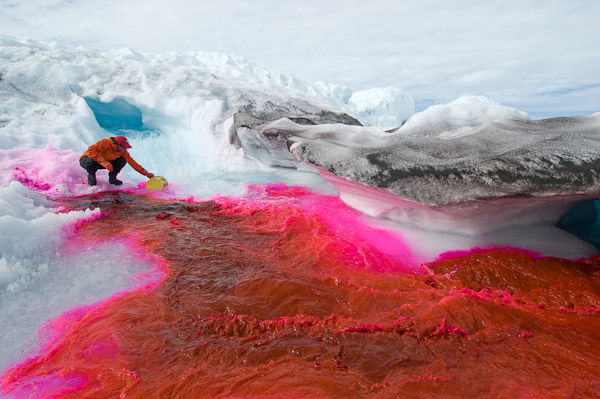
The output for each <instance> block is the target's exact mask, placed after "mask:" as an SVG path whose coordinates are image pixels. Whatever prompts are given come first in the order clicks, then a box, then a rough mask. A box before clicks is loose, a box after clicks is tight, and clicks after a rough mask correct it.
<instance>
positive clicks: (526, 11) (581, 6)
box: [0, 0, 600, 117]
mask: <svg viewBox="0 0 600 399" xmlns="http://www.w3.org/2000/svg"><path fill="white" fill-rule="evenodd" d="M599 18H600V1H596V0H568V1H567V0H561V1H558V0H517V1H515V0H486V1H474V0H469V1H467V0H453V1H447V0H446V1H444V0H418V1H417V0H413V1H410V2H408V1H403V0H389V1H388V0H386V1H384V0H371V1H368V2H365V1H364V0H329V1H327V0H319V1H317V0H303V1H301V2H300V1H288V0H256V1H242V0H219V1H217V2H215V1H212V0H211V1H208V0H201V1H191V0H170V1H153V0H144V1H142V0H127V1H122V0H104V1H98V0H69V1H65V0H28V1H26V2H24V1H16V0H0V34H3V35H8V36H15V37H26V38H30V39H34V40H42V41H52V40H58V41H61V42H63V43H66V44H69V45H75V46H78V45H82V46H85V47H90V48H94V49H99V50H108V49H116V48H122V47H130V48H132V49H133V50H135V51H138V52H143V53H157V52H164V51H172V50H174V51H219V52H223V53H226V54H233V55H241V56H244V57H247V58H249V59H251V60H253V61H254V62H256V63H258V64H261V65H263V66H265V67H267V68H269V69H272V70H277V71H282V72H288V73H293V74H296V75H300V76H304V77H306V78H308V79H310V80H312V81H319V80H322V81H324V82H327V83H335V84H343V85H347V86H349V87H351V88H352V89H353V90H360V89H365V88H370V87H383V86H396V87H400V88H403V89H404V90H406V91H407V92H408V93H409V94H410V95H411V96H412V97H413V98H414V99H415V103H416V108H417V110H422V109H423V108H425V107H427V106H429V105H433V104H442V103H447V102H449V101H452V100H454V99H456V98H457V97H459V96H461V95H485V96H487V97H490V98H492V99H494V100H496V101H499V102H501V103H502V104H504V105H509V106H513V107H516V108H519V109H521V110H524V111H526V112H529V113H530V114H531V115H532V116H533V117H546V116H568V115H578V114H590V113H593V112H598V111H600V73H598V71H600V51H599V50H598V48H599V47H598V38H599V37H600V27H599V24H598V23H597V21H598V19H599Z"/></svg>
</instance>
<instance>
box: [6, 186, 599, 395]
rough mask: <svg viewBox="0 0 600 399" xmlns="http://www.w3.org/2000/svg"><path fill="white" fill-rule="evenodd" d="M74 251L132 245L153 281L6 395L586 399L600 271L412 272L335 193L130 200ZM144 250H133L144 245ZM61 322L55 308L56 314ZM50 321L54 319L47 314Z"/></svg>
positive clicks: (88, 319) (465, 267)
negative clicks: (151, 268)
mask: <svg viewBox="0 0 600 399" xmlns="http://www.w3.org/2000/svg"><path fill="white" fill-rule="evenodd" d="M59 202H60V203H61V204H62V205H63V206H64V207H66V208H67V209H72V210H77V209H86V208H94V207H100V208H101V209H103V213H104V215H103V217H101V218H96V219H95V220H91V221H88V222H86V223H84V224H82V225H81V226H80V228H79V229H78V231H77V237H78V238H77V240H76V242H74V243H73V245H78V246H81V247H82V248H84V247H87V246H89V245H94V243H99V242H104V241H106V240H114V239H115V238H117V239H119V240H123V241H124V242H129V243H135V247H136V248H137V250H136V251H137V252H138V253H140V254H142V253H146V254H148V255H143V256H144V257H146V258H148V256H150V255H151V256H152V257H153V259H155V262H156V265H157V269H161V268H162V270H163V272H164V274H162V275H161V274H158V275H156V277H155V280H154V281H155V282H156V285H154V286H151V285H150V286H149V285H146V286H144V287H142V288H140V289H138V290H136V291H133V292H125V293H122V294H121V295H118V296H116V297H114V298H112V299H111V300H109V301H106V302H104V303H101V304H99V305H97V306H94V307H89V308H85V309H82V310H81V311H79V312H75V313H72V314H71V315H70V317H71V318H70V319H69V320H68V323H64V326H63V327H64V328H56V329H54V330H52V329H51V328H50V329H49V331H50V332H51V333H53V334H54V335H53V336H52V337H50V338H48V342H50V343H51V344H50V345H48V346H47V347H46V348H43V350H42V351H41V352H40V354H39V355H36V356H32V357H31V358H29V359H27V360H25V361H24V362H22V363H20V364H17V365H14V367H13V368H11V369H9V370H7V372H6V373H5V374H4V375H3V376H2V390H3V392H4V393H5V394H7V395H9V396H12V397H17V398H25V397H44V398H50V397H61V398H81V397H94V398H114V397H122V398H123V397H127V398H150V397H156V398H162V397H168V398H191V397H194V398H220V397H222V398H225V397H256V396H260V397H270V398H280V397H307V398H322V397H331V398H350V397H376V398H392V397H399V396H400V397H408V398H432V397H440V398H447V397H535V398H538V397H539V398H544V397H578V398H579V397H589V398H592V397H594V395H595V394H596V393H597V392H598V390H599V389H600V372H599V370H600V367H599V366H600V341H599V340H598V339H597V331H598V329H599V328H600V318H599V317H598V313H599V312H600V263H599V261H598V260H597V259H590V260H584V261H579V262H576V261H567V260H562V259H558V258H543V257H539V256H536V255H535V254H532V253H528V252H525V251H519V250H510V249H504V248H493V249H485V250H484V249H482V250H475V251H472V252H462V253H449V254H446V255H445V256H444V257H443V258H440V259H438V260H437V261H435V262H431V263H428V264H425V265H422V266H415V265H414V264H411V262H410V259H411V253H410V249H409V247H407V246H406V245H405V243H404V241H403V238H402V236H400V235H394V234H391V233H387V234H382V233H383V232H381V231H377V230H374V229H373V228H372V227H369V226H367V225H365V224H364V223H362V222H361V221H360V218H359V217H358V215H357V213H355V212H354V211H352V210H351V209H349V208H347V207H346V206H345V205H344V204H343V203H342V202H341V201H340V200H339V199H338V198H337V197H330V196H326V195H321V194H315V193H312V192H310V191H307V190H305V189H302V188H299V187H288V186H285V185H283V184H275V185H273V184H266V185H256V186H252V187H250V193H249V197H248V198H247V199H240V198H235V197H215V198H213V199H212V200H209V201H203V202H194V201H181V200H174V201H173V200H163V199H157V198H153V197H151V196H147V195H138V194H133V193H127V192H118V191H117V192H107V193H104V194H102V195H86V196H80V197H68V198H63V199H60V200H59ZM140 256H142V255H140ZM65 317H67V318H68V317H69V316H65ZM54 325H61V319H58V321H57V322H56V323H54Z"/></svg>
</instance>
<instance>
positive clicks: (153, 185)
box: [146, 176, 169, 190]
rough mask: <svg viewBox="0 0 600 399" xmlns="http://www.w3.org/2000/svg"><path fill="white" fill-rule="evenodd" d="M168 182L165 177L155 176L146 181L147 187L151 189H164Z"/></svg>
mask: <svg viewBox="0 0 600 399" xmlns="http://www.w3.org/2000/svg"><path fill="white" fill-rule="evenodd" d="M167 184H169V183H168V182H167V179H165V178H164V177H162V176H154V177H151V178H150V180H148V181H147V182H146V188H147V189H149V190H162V189H163V188H164V187H165V186H166V185H167Z"/></svg>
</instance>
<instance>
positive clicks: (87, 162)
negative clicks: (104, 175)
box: [79, 155, 127, 178]
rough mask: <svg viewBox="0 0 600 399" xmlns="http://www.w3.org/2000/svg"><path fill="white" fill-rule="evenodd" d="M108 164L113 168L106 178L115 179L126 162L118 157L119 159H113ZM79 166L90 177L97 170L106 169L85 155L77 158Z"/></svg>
mask: <svg viewBox="0 0 600 399" xmlns="http://www.w3.org/2000/svg"><path fill="white" fill-rule="evenodd" d="M110 163H111V164H112V166H113V171H112V172H108V177H114V178H116V177H117V175H118V174H119V172H120V171H121V169H123V167H124V166H125V164H126V163H127V161H126V160H125V158H123V157H119V158H117V159H115V160H114V161H110ZM79 165H81V167H82V168H83V169H85V170H87V172H88V173H89V174H90V175H92V176H95V175H96V171H97V170H98V169H106V168H105V167H104V166H102V165H100V164H99V163H98V162H96V161H94V160H93V159H92V158H90V157H88V156H87V155H86V156H84V157H81V158H79Z"/></svg>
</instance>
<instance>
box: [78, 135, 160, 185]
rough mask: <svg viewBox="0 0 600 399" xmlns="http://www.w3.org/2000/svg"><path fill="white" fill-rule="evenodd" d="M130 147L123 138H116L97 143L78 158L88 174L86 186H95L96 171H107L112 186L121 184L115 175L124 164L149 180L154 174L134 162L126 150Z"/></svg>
mask: <svg viewBox="0 0 600 399" xmlns="http://www.w3.org/2000/svg"><path fill="white" fill-rule="evenodd" d="M128 148H131V145H130V144H129V142H128V141H127V138H126V137H125V136H116V137H111V138H108V139H103V140H100V141H98V142H97V143H96V144H92V145H91V146H90V148H88V149H87V150H86V151H85V152H84V153H83V154H82V155H81V157H80V158H79V164H80V165H81V167H82V168H83V169H85V170H86V171H87V172H88V177H87V178H88V184H89V185H90V186H95V185H96V171H97V170H98V169H108V182H109V183H110V184H114V185H117V186H118V185H120V184H123V182H122V181H121V180H118V179H117V175H118V174H119V172H120V171H121V169H123V167H124V166H125V164H126V163H128V164H129V165H131V167H132V168H133V169H135V170H136V171H138V172H139V173H141V174H142V175H144V176H146V177H148V178H151V177H154V174H152V173H150V172H148V171H147V170H146V169H144V168H142V166H141V165H140V164H138V163H137V162H135V161H134V160H133V158H131V155H129V153H128V152H127V149H128Z"/></svg>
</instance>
